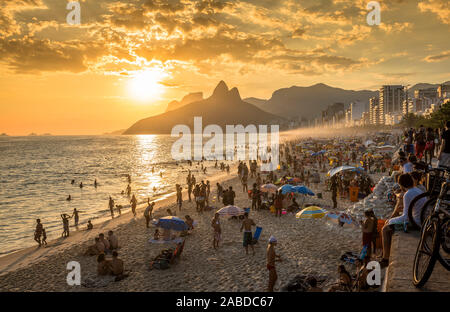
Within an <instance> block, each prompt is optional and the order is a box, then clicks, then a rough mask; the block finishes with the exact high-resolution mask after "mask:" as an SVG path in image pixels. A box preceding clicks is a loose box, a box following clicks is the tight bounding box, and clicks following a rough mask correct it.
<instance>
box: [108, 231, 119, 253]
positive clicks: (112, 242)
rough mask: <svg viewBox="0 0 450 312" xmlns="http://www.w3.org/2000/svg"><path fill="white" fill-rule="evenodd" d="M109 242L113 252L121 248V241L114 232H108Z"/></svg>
mask: <svg viewBox="0 0 450 312" xmlns="http://www.w3.org/2000/svg"><path fill="white" fill-rule="evenodd" d="M108 242H109V248H110V249H111V250H114V249H117V248H119V239H118V238H117V236H116V235H114V232H113V231H109V232H108Z"/></svg>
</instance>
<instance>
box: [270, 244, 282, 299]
mask: <svg viewBox="0 0 450 312" xmlns="http://www.w3.org/2000/svg"><path fill="white" fill-rule="evenodd" d="M276 245H277V239H276V238H275V237H274V236H270V238H269V245H268V246H267V270H269V286H268V288H267V291H268V292H273V287H274V286H275V282H276V281H277V279H278V276H277V270H276V269H275V261H281V258H280V256H279V255H277V254H276V253H275V246H276Z"/></svg>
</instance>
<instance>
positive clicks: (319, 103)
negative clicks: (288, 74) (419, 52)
mask: <svg viewBox="0 0 450 312" xmlns="http://www.w3.org/2000/svg"><path fill="white" fill-rule="evenodd" d="M373 96H378V91H370V90H362V91H353V90H344V89H340V88H334V87H330V86H328V85H326V84H323V83H318V84H315V85H313V86H309V87H297V86H292V87H290V88H283V89H279V90H276V91H275V92H273V93H272V97H271V98H270V99H268V100H263V99H258V98H247V99H244V101H247V102H249V103H251V104H253V105H256V106H257V107H259V108H261V109H263V110H265V111H267V112H269V113H272V114H275V115H279V116H283V117H291V118H293V117H302V118H312V117H316V116H319V115H320V113H321V111H322V110H324V109H326V108H327V107H328V105H330V104H333V103H336V102H341V103H345V104H346V107H347V106H348V105H349V103H350V102H353V101H356V100H360V101H366V102H368V101H369V98H371V97H373Z"/></svg>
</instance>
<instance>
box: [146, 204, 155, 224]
mask: <svg viewBox="0 0 450 312" xmlns="http://www.w3.org/2000/svg"><path fill="white" fill-rule="evenodd" d="M147 203H148V206H147V208H145V211H144V217H145V224H146V226H147V228H149V226H148V224H149V223H150V219H151V217H152V212H153V207H154V206H155V203H151V204H150V198H148V199H147Z"/></svg>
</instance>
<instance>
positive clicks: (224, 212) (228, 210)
mask: <svg viewBox="0 0 450 312" xmlns="http://www.w3.org/2000/svg"><path fill="white" fill-rule="evenodd" d="M216 213H218V214H219V215H221V216H241V215H243V214H244V213H245V211H244V209H242V208H239V207H237V206H231V205H230V206H226V207H223V208H221V209H219V210H217V211H216Z"/></svg>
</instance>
